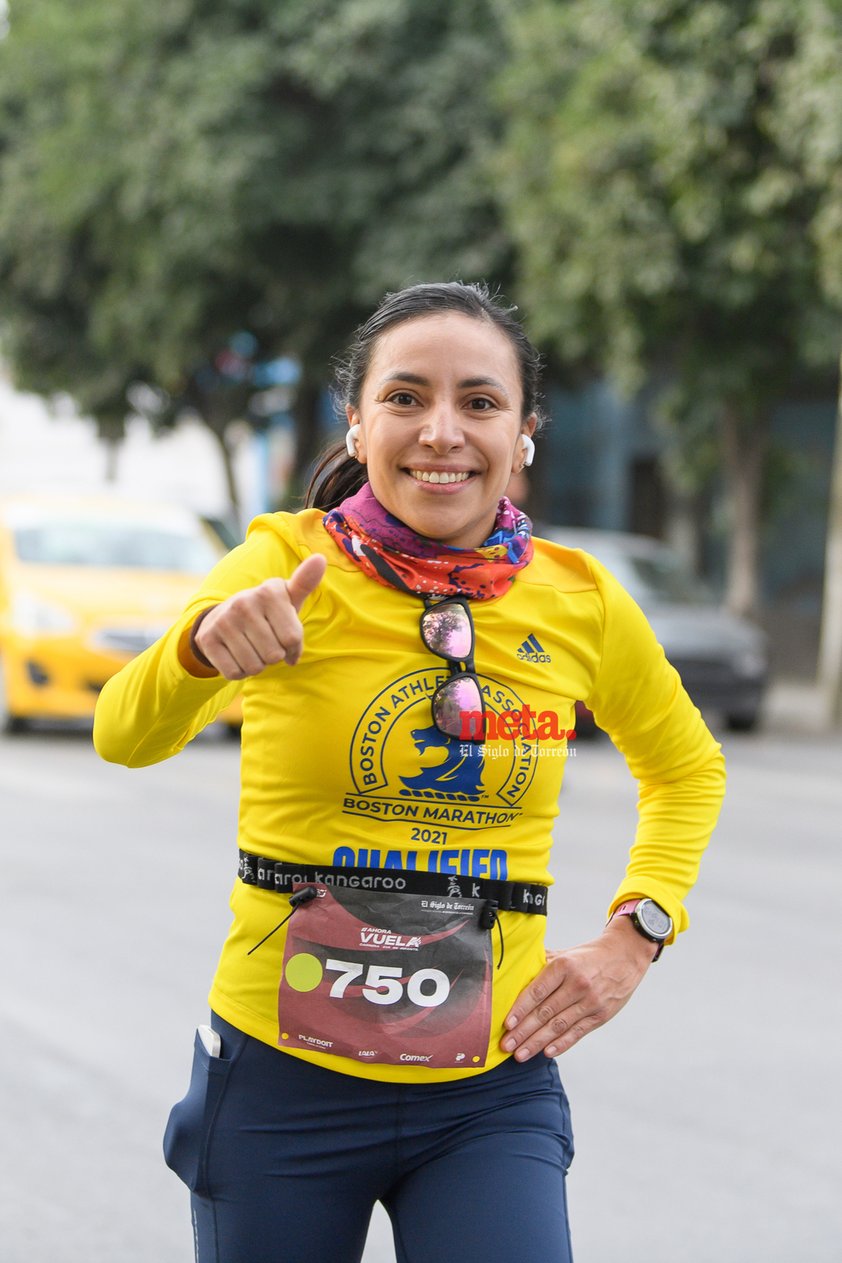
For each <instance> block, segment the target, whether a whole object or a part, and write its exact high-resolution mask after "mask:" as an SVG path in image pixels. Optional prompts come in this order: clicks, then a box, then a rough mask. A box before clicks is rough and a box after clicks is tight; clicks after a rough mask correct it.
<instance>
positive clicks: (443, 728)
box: [421, 596, 485, 743]
mask: <svg viewBox="0 0 842 1263" xmlns="http://www.w3.org/2000/svg"><path fill="white" fill-rule="evenodd" d="M425 605H426V608H425V610H424V613H423V614H422V615H421V639H422V640H423V642H424V644H425V645H426V647H427V648H428V649H429V650H430V652H431V653H434V654H436V655H437V657H439V658H443V659H444V660H445V662H446V663H447V664H448V666H449V668H450V675H449V677H448V678H447V679H446V680H444V681H443V682H442V683H441V684H440V685H439V686H438V688H437V689H436V691H435V693H434V694H433V697H432V711H433V723H434V724H435V726H436V728H438V730H439V732H442V733H444V735H445V736H447V737H455V738H456V739H457V740H459V741H472V742H475V743H479V742H482V741H484V740H485V736H484V734H485V706H484V704H483V697H482V689H481V687H480V682H479V678H478V676H477V674H476V668H475V666H474V642H475V637H474V620H473V617H472V615H471V609H470V606H469V604H468V601H467V600H466V598H465V597H458V596H457V597H448V598H447V599H446V600H443V601H430V600H429V599H425Z"/></svg>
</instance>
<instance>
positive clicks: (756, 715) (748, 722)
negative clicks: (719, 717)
mask: <svg viewBox="0 0 842 1263" xmlns="http://www.w3.org/2000/svg"><path fill="white" fill-rule="evenodd" d="M759 723H760V712H759V711H757V710H751V711H740V712H738V713H736V714H733V715H726V716H725V727H726V728H727V729H728V731H729V732H754V731H755V729H756V728H757V725H758V724H759Z"/></svg>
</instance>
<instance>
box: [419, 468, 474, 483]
mask: <svg viewBox="0 0 842 1263" xmlns="http://www.w3.org/2000/svg"><path fill="white" fill-rule="evenodd" d="M409 472H410V473H411V474H412V477H413V478H417V479H418V480H419V481H420V482H466V481H467V480H468V479H469V478H470V476H471V475H470V474H469V473H460V474H451V473H444V472H442V473H438V472H437V471H436V470H435V469H434V470H427V469H411V470H410V471H409Z"/></svg>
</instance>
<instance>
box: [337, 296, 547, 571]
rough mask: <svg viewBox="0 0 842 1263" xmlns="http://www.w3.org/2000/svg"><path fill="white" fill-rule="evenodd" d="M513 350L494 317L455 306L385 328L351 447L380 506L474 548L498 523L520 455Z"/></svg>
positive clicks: (425, 531)
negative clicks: (479, 316) (500, 505)
mask: <svg viewBox="0 0 842 1263" xmlns="http://www.w3.org/2000/svg"><path fill="white" fill-rule="evenodd" d="M522 410H523V392H522V388H521V383H520V372H519V368H518V360H517V356H516V353H515V350H514V347H513V346H512V344H511V342H510V341H509V338H508V337H507V336H506V334H505V333H503V332H502V330H501V329H499V328H498V327H497V326H496V325H494V324H492V322H491V321H489V320H485V319H475V318H473V317H471V316H465V315H462V314H461V313H459V312H446V313H442V314H441V315H434V316H420V317H418V318H416V319H413V320H407V321H404V322H403V323H402V324H398V325H395V326H394V327H392V328H390V329H387V330H386V331H385V333H383V334H382V335H381V337H380V338H379V340H378V342H377V345H376V347H375V349H374V352H373V354H372V356H371V360H370V362H369V366H368V372H367V373H366V376H365V380H364V381H363V385H362V389H361V392H360V400H359V404H358V406H357V407H351V406H349V407H348V409H347V412H348V420H349V422H350V423H351V424H356V423H359V425H360V432H359V437H358V439H357V456H358V458H359V460H360V461H362V462H363V463H364V464H365V465H366V467H367V473H368V479H369V482H370V483H371V489H372V491H373V492H374V494H375V496H376V497H377V499H378V500H379V501H380V503H381V504H382V505H383V507H384V508H385V509H386V510H387V511H388V512H389V513H391V514H393V516H394V517H397V518H400V520H401V521H402V522H405V523H406V525H407V526H410V527H411V528H412V529H413V530H414V531H416V532H417V533H418V534H419V535H424V536H426V537H427V538H428V539H436V540H439V541H440V542H441V543H442V544H448V545H449V546H450V547H452V548H477V547H479V545H480V544H482V542H483V541H484V540H485V539H487V538H488V536H489V535H490V534H491V532H492V530H493V529H494V521H495V518H496V515H497V503H498V501H499V499H500V497H501V496H502V495H503V494H504V492H505V490H506V485H507V483H508V481H509V478H510V477H511V475H512V473H513V472H515V471H517V470H519V469H520V468H521V467H522V465H523V449H522V445H521V441H520V436H521V434H531V433H532V431H533V430H534V429H535V423H536V418H535V416H534V414H533V415H532V416H530V417H527V418H526V419H524V418H523V417H522Z"/></svg>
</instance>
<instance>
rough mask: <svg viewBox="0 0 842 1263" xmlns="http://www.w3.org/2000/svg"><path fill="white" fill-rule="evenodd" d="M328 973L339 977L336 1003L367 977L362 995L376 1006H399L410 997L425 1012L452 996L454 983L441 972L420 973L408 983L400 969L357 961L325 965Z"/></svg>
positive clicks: (333, 993)
mask: <svg viewBox="0 0 842 1263" xmlns="http://www.w3.org/2000/svg"><path fill="white" fill-rule="evenodd" d="M325 970H326V971H329V972H331V973H336V974H338V975H339V976H338V978H337V979H336V980H335V982H334V983H333V985H332V986H331V988H330V995H331V996H332V997H333V999H334V1000H341V999H343V998H344V996H345V992H346V991H347V989H348V987H349V986H350V985H351V983H352V982H356V980H357V979H358V978H360V977H362V975H363V974H365V979H364V985H363V987H362V989H361V994H362V995H363V997H364V998H365V999H366V1000H369V1001H370V1002H371V1003H372V1004H397V1003H398V1001H399V1000H402V999H403V995H404V986H405V987H406V997H407V999H408V1000H410V1001H411V1003H412V1004H417V1005H418V1007H419V1008H422V1009H435V1008H438V1006H439V1005H440V1004H444V1002H445V1000H446V999H447V997H448V996H449V995H450V979H449V978H448V976H447V974H445V973H442V971H441V970H440V969H417V970H416V971H415V973H413V974H410V975H409V977H408V978H407V979H406V980H405V981H404V978H403V970H402V969H401V968H400V967H399V966H397V965H369V967H368V969H366V967H365V965H363V964H361V963H360V962H359V961H355V960H328V961H325Z"/></svg>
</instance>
